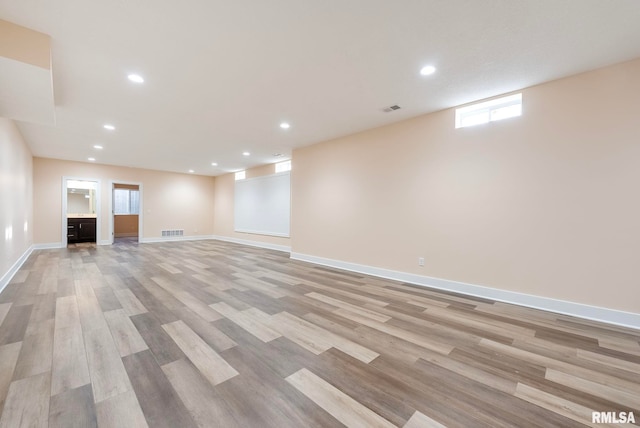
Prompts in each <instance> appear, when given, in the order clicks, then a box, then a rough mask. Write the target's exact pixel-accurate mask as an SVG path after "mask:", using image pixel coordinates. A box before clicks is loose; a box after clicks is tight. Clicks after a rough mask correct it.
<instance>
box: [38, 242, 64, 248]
mask: <svg viewBox="0 0 640 428" xmlns="http://www.w3.org/2000/svg"><path fill="white" fill-rule="evenodd" d="M56 248H64V245H62V242H47V243H44V244H33V249H34V250H53V249H56Z"/></svg>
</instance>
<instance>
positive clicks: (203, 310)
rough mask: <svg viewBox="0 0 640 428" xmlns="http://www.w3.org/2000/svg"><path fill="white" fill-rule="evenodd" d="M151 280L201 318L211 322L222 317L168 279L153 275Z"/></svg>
mask: <svg viewBox="0 0 640 428" xmlns="http://www.w3.org/2000/svg"><path fill="white" fill-rule="evenodd" d="M151 280H152V281H154V282H155V283H157V284H158V285H159V286H160V287H162V288H164V289H165V290H166V291H167V292H169V293H170V294H171V295H172V296H173V297H175V298H176V299H177V300H179V301H180V302H182V303H183V304H184V305H185V306H186V307H188V308H189V309H191V310H192V311H193V312H195V313H196V314H198V315H199V316H200V317H202V319H203V320H205V321H207V322H211V321H216V320H219V319H220V318H222V315H220V314H219V313H218V312H216V311H215V310H213V309H212V308H211V307H209V306H207V305H206V304H204V303H203V302H201V301H199V300H198V299H196V298H195V297H193V296H192V295H191V294H189V293H188V292H186V291H184V290H182V289H180V288H179V287H178V286H176V285H175V284H173V283H172V282H171V281H170V280H168V279H166V278H161V277H153V278H151Z"/></svg>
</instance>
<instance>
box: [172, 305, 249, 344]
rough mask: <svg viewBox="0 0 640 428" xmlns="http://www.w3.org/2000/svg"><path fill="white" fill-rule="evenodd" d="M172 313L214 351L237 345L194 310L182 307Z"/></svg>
mask: <svg viewBox="0 0 640 428" xmlns="http://www.w3.org/2000/svg"><path fill="white" fill-rule="evenodd" d="M174 313H175V314H176V315H178V316H179V317H180V319H181V320H182V321H184V323H185V324H187V325H188V326H189V328H190V329H191V330H193V331H194V332H196V334H197V335H198V336H200V337H201V338H202V340H204V341H205V342H206V343H207V345H209V346H211V348H212V349H213V350H214V351H216V352H221V351H225V350H227V349H229V348H233V347H234V346H236V345H237V344H236V342H234V341H233V340H232V339H231V338H230V337H229V336H227V335H226V334H224V333H223V332H221V331H220V330H218V329H217V328H216V327H215V326H214V325H213V324H212V323H209V322H206V321H205V320H203V319H202V318H200V317H199V316H198V315H197V314H196V313H195V312H193V311H191V309H189V308H187V307H184V308H180V309H178V310H174Z"/></svg>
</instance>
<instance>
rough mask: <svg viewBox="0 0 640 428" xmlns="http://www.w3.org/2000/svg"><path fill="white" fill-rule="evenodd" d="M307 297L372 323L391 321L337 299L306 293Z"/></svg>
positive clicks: (383, 316)
mask: <svg viewBox="0 0 640 428" xmlns="http://www.w3.org/2000/svg"><path fill="white" fill-rule="evenodd" d="M307 296H308V297H311V298H312V299H316V300H320V301H322V302H325V303H328V304H330V305H333V306H336V307H338V308H342V309H343V310H345V311H348V312H353V313H355V314H358V315H360V316H363V317H366V318H371V319H372V320H374V321H378V322H386V321H389V320H390V319H391V317H390V316H388V315H384V314H379V313H377V312H375V311H372V310H368V309H365V308H363V307H358V306H356V305H352V304H350V303H345V302H343V301H341V300H338V299H334V298H332V297H329V296H325V295H324V294H321V293H315V292H314V293H308V294H307Z"/></svg>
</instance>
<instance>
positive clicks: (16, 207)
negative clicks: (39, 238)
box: [0, 118, 33, 279]
mask: <svg viewBox="0 0 640 428" xmlns="http://www.w3.org/2000/svg"><path fill="white" fill-rule="evenodd" d="M32 176H33V163H32V157H31V152H30V151H29V148H28V147H27V145H26V143H25V142H24V140H23V138H22V135H21V134H20V132H19V131H18V128H17V127H16V125H15V123H14V122H13V121H11V120H9V119H5V118H0V242H1V243H2V244H0V251H1V252H0V279H2V278H3V277H4V276H5V275H6V274H7V273H8V272H9V270H10V269H11V267H12V266H13V265H14V264H15V263H16V262H17V261H18V259H20V257H21V256H23V255H24V254H25V253H26V252H27V250H29V248H30V247H31V244H32V243H33V203H32V201H33V179H32ZM7 279H8V278H7Z"/></svg>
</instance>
